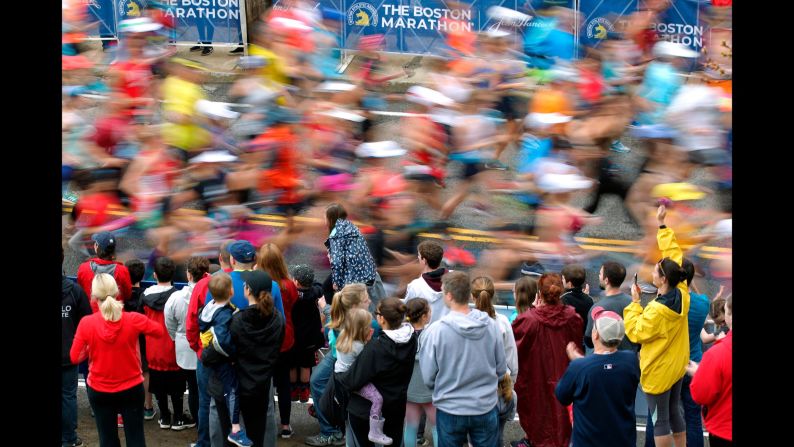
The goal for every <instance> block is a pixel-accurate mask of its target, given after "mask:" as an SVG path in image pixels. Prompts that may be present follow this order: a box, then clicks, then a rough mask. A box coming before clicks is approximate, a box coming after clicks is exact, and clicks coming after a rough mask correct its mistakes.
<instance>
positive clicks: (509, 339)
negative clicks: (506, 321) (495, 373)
mask: <svg viewBox="0 0 794 447" xmlns="http://www.w3.org/2000/svg"><path fill="white" fill-rule="evenodd" d="M506 329H507V331H506V332H505V336H504V342H505V360H506V361H507V368H508V369H509V370H510V378H511V379H513V383H516V378H517V377H518V349H517V348H516V339H515V336H514V335H513V328H512V327H511V326H510V325H508V326H507V327H506Z"/></svg>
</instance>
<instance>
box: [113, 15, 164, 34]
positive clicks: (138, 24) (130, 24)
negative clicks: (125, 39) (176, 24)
mask: <svg viewBox="0 0 794 447" xmlns="http://www.w3.org/2000/svg"><path fill="white" fill-rule="evenodd" d="M162 27H163V25H162V24H160V23H157V22H154V21H152V19H150V18H148V17H138V18H134V19H125V20H122V21H121V22H119V31H120V32H122V33H148V32H151V31H157V30H158V29H160V28H162Z"/></svg>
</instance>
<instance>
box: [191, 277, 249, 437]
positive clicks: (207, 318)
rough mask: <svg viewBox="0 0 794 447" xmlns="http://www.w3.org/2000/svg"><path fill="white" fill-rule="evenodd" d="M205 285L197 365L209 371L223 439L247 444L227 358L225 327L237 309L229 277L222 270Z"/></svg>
mask: <svg viewBox="0 0 794 447" xmlns="http://www.w3.org/2000/svg"><path fill="white" fill-rule="evenodd" d="M208 288H209V291H210V293H211V294H212V300H210V301H209V302H208V303H207V304H205V305H204V308H203V309H202V310H201V313H200V314H199V330H200V331H201V345H202V348H203V350H202V352H201V364H202V365H204V366H205V367H207V368H208V369H209V370H210V375H209V380H208V382H207V391H208V392H209V394H210V396H212V398H213V400H215V406H216V407H217V408H218V418H219V419H220V421H221V430H222V431H223V433H224V434H227V433H228V434H227V435H226V436H227V440H228V441H229V442H231V443H232V444H234V445H237V446H239V447H250V446H252V445H253V442H252V441H251V440H250V439H248V437H247V436H246V435H245V431H244V430H242V429H241V428H240V403H239V399H238V395H237V392H238V384H237V374H236V372H235V370H234V367H233V366H232V361H231V356H232V355H234V351H235V349H234V345H233V344H232V336H231V332H229V327H230V326H231V323H232V315H233V314H234V313H235V312H236V311H237V308H236V307H234V304H232V303H231V301H230V300H231V298H232V295H233V294H234V290H233V288H232V278H231V277H230V276H229V275H228V274H227V273H223V272H221V273H218V274H216V275H213V276H212V278H211V279H210V282H209V284H208ZM230 426H231V427H230Z"/></svg>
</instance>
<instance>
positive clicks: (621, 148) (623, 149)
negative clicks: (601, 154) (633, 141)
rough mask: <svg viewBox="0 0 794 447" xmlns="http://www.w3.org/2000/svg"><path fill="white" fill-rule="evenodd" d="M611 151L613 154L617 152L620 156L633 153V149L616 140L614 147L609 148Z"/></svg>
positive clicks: (613, 143)
mask: <svg viewBox="0 0 794 447" xmlns="http://www.w3.org/2000/svg"><path fill="white" fill-rule="evenodd" d="M609 150H611V151H612V152H617V153H619V154H625V153H628V152H631V148H630V147H628V146H626V145H624V144H623V143H621V141H620V140H615V141H613V142H612V145H611V146H609Z"/></svg>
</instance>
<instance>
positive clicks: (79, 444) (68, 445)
mask: <svg viewBox="0 0 794 447" xmlns="http://www.w3.org/2000/svg"><path fill="white" fill-rule="evenodd" d="M61 447H83V440H82V439H80V437H79V436H78V437H77V438H75V440H74V441H73V442H64V443H62V444H61Z"/></svg>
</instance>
